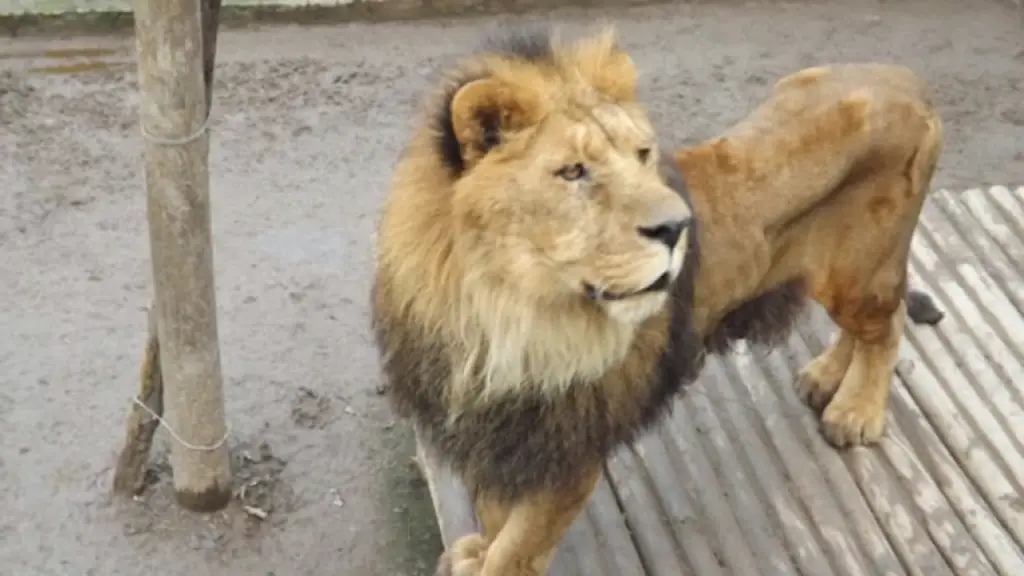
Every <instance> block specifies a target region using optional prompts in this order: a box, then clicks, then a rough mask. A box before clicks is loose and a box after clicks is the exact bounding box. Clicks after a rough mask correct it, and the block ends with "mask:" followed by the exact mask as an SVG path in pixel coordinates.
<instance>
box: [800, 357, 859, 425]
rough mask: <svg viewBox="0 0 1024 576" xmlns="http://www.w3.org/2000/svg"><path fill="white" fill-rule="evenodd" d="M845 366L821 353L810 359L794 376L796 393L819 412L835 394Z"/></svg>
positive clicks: (844, 372)
mask: <svg viewBox="0 0 1024 576" xmlns="http://www.w3.org/2000/svg"><path fill="white" fill-rule="evenodd" d="M846 369H847V366H843V365H840V364H839V363H838V362H835V361H834V360H833V359H832V358H831V357H830V356H828V355H825V354H822V355H821V356H818V357H817V358H815V359H813V360H811V361H810V362H809V363H808V364H807V365H806V366H804V368H803V369H802V370H800V374H799V375H797V378H796V394H797V396H798V397H799V398H800V400H801V401H802V402H803V403H804V404H807V405H808V406H810V407H811V409H813V410H814V411H815V412H817V413H818V414H821V412H822V411H823V410H824V409H825V407H826V406H827V405H828V403H829V401H831V400H832V397H833V396H835V393H836V390H838V389H839V384H840V383H842V381H843V376H845V375H846Z"/></svg>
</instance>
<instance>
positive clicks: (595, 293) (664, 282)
mask: <svg viewBox="0 0 1024 576" xmlns="http://www.w3.org/2000/svg"><path fill="white" fill-rule="evenodd" d="M671 281H672V280H671V277H670V276H669V274H668V272H665V273H663V274H662V275H661V276H658V279H657V280H655V281H654V282H651V283H650V284H648V285H647V286H644V287H643V288H641V289H639V290H636V291H633V292H605V291H601V290H598V289H597V288H595V287H594V285H593V284H590V283H589V282H584V283H583V290H584V291H585V292H586V294H587V297H588V298H590V299H591V300H624V299H626V298H632V297H633V296H640V295H641V294H649V293H651V292H659V291H661V290H665V289H666V288H668V285H669V282H671Z"/></svg>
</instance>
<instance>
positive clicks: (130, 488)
mask: <svg viewBox="0 0 1024 576" xmlns="http://www.w3.org/2000/svg"><path fill="white" fill-rule="evenodd" d="M220 7H221V0H203V31H202V32H203V81H204V84H205V85H206V108H207V113H206V114H207V116H209V114H210V110H212V108H213V73H214V69H215V67H216V66H215V65H216V61H217V29H218V28H219V24H220ZM147 322H148V329H147V335H146V345H145V348H144V351H143V357H142V367H141V370H140V374H139V394H138V396H137V397H136V400H137V403H136V404H133V405H132V407H131V411H130V412H129V414H128V423H127V426H126V430H125V443H124V447H123V448H122V449H121V454H120V455H119V456H118V460H117V465H116V467H115V468H114V490H115V491H116V492H121V493H124V494H131V495H136V494H141V493H142V491H143V490H145V488H146V465H147V464H148V463H149V455H150V450H151V448H152V446H153V435H154V434H155V433H156V429H157V426H158V425H159V424H160V421H159V420H158V418H161V417H163V413H164V405H163V378H162V376H161V373H160V370H161V368H160V342H159V335H158V334H157V329H156V326H157V318H156V302H152V301H151V302H150V306H149V315H148V316H147Z"/></svg>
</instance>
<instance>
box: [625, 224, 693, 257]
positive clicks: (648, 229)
mask: <svg viewBox="0 0 1024 576" xmlns="http://www.w3.org/2000/svg"><path fill="white" fill-rule="evenodd" d="M692 220H693V219H692V218H684V219H683V220H667V221H665V222H661V223H660V224H656V225H654V226H640V227H638V228H637V232H639V233H640V235H641V236H643V237H644V238H650V239H651V240H657V241H658V242H661V243H662V244H664V245H666V246H668V247H669V249H670V250H671V249H673V248H675V247H676V244H678V243H679V237H680V236H682V234H683V230H686V228H687V227H688V226H689V225H690V223H691V222H692Z"/></svg>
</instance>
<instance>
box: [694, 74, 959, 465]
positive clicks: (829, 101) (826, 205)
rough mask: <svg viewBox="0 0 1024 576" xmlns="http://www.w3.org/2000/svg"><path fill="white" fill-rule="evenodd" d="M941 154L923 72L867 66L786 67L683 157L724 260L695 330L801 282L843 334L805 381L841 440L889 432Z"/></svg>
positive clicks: (705, 291)
mask: <svg viewBox="0 0 1024 576" xmlns="http://www.w3.org/2000/svg"><path fill="white" fill-rule="evenodd" d="M941 149H942V126H941V122H940V120H939V117H938V115H937V114H936V112H935V110H934V109H933V107H932V105H931V103H930V100H929V97H928V95H927V91H926V88H925V86H924V85H923V83H922V82H921V81H920V79H919V78H917V77H916V76H915V75H914V73H913V72H912V71H910V70H908V69H906V68H904V67H900V66H888V65H882V64H863V65H837V66H831V67H815V68H809V69H806V70H803V71H800V72H797V73H795V74H792V75H790V76H787V77H785V78H783V79H782V80H780V81H779V82H778V83H777V84H776V86H775V90H774V93H773V94H772V95H771V97H769V99H768V100H767V101H766V102H764V103H763V104H762V105H761V106H760V107H758V108H757V109H756V110H754V111H753V112H752V113H751V114H750V116H748V117H747V118H746V119H744V120H743V121H742V122H740V123H739V124H738V125H736V126H734V127H733V128H731V129H730V130H729V131H727V132H726V133H725V134H724V135H723V136H721V137H719V138H715V139H713V140H711V141H710V142H707V143H704V144H702V145H700V146H696V147H693V148H689V149H685V150H681V151H679V153H678V154H677V159H678V161H679V164H680V166H681V168H682V170H683V172H684V174H685V175H686V180H687V183H688V184H689V185H690V187H691V194H692V195H693V203H694V210H695V212H696V213H697V215H698V218H699V219H700V220H701V221H702V222H703V224H704V227H703V230H704V232H705V235H704V237H702V246H703V249H704V255H705V258H706V260H707V261H710V262H715V263H716V265H715V266H714V267H708V268H705V269H704V271H703V272H702V274H701V275H700V276H699V277H698V283H697V297H696V302H697V303H698V320H697V322H698V326H700V327H701V328H702V329H706V327H708V326H712V325H714V323H715V322H717V321H718V319H719V318H720V316H721V315H722V314H723V313H724V312H725V311H727V310H728V309H729V308H730V307H732V306H733V305H735V304H736V303H738V302H742V301H744V300H746V299H748V298H749V297H750V295H751V294H754V293H757V292H760V291H763V290H765V289H767V288H770V287H771V286H774V285H776V284H778V283H779V282H781V281H783V280H785V279H788V278H793V277H802V278H805V279H806V281H807V282H808V284H809V286H810V290H811V295H812V296H813V297H814V299H815V300H817V301H818V302H819V303H820V304H821V305H822V306H824V308H825V309H826V310H827V311H828V312H829V314H830V316H831V318H832V319H833V321H835V322H836V324H837V325H838V326H839V328H840V333H839V335H838V337H837V343H836V344H835V345H833V346H831V347H830V348H828V349H827V350H826V351H825V352H824V353H822V354H821V355H820V356H819V357H818V358H816V359H814V360H813V361H812V362H811V363H809V364H808V366H807V367H806V368H805V369H804V370H803V371H802V372H801V374H800V378H799V379H798V383H797V387H798V392H799V393H800V395H801V396H802V397H803V398H805V399H806V400H807V401H808V403H809V404H811V405H812V407H814V408H816V409H818V410H824V413H823V415H822V427H823V432H824V434H825V436H826V438H827V439H828V440H829V441H830V442H832V443H833V444H835V445H837V446H845V445H848V444H861V443H873V442H875V441H877V440H878V439H879V438H880V437H881V435H882V432H883V429H884V412H885V407H886V403H887V400H888V396H889V386H890V379H891V378H892V372H893V369H894V368H895V364H896V360H897V349H898V346H899V340H900V337H901V336H902V334H903V328H904V324H905V303H904V297H905V294H906V283H907V259H908V257H909V250H910V242H911V237H912V236H913V232H914V228H915V226H916V225H917V219H918V216H919V214H920V210H921V206H922V205H923V203H924V200H925V197H926V194H927V192H928V190H929V185H930V182H931V177H932V174H933V172H934V170H935V167H936V164H937V161H938V157H939V154H940V152H941Z"/></svg>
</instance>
